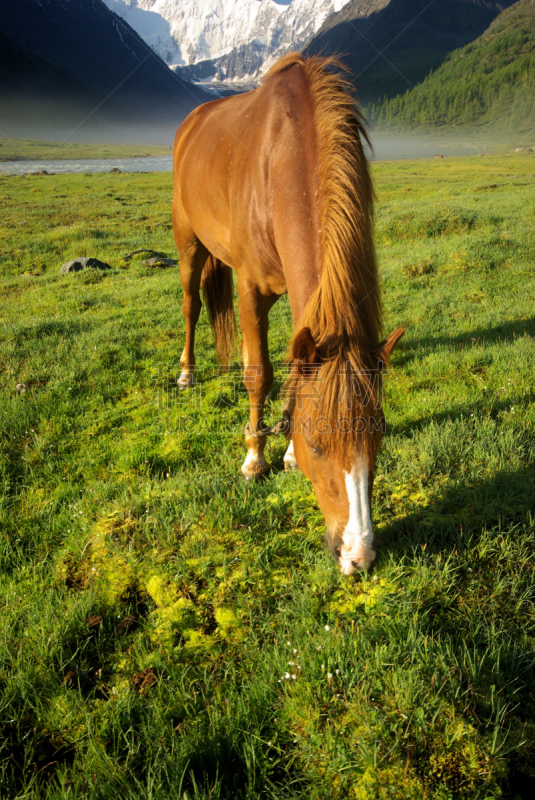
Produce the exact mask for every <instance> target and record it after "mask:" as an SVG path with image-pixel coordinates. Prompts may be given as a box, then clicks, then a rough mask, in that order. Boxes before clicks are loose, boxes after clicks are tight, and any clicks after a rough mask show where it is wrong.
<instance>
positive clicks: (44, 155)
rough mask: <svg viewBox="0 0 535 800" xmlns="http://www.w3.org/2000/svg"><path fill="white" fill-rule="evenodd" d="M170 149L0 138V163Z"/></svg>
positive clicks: (165, 152)
mask: <svg viewBox="0 0 535 800" xmlns="http://www.w3.org/2000/svg"><path fill="white" fill-rule="evenodd" d="M171 150H172V148H171V146H170V145H169V146H168V145H154V144H146V145H139V144H84V143H77V142H47V141H44V140H42V139H13V138H8V137H2V138H0V161H46V160H58V159H64V158H69V159H77V158H139V157H141V156H168V155H170V154H171Z"/></svg>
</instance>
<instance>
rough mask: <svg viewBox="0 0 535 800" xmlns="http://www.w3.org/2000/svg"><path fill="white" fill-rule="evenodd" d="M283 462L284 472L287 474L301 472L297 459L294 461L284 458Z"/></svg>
mask: <svg viewBox="0 0 535 800" xmlns="http://www.w3.org/2000/svg"><path fill="white" fill-rule="evenodd" d="M283 460H284V471H285V472H293V471H294V470H298V471H299V465H298V463H297V461H296V460H295V458H293V459H290V458H284V459H283Z"/></svg>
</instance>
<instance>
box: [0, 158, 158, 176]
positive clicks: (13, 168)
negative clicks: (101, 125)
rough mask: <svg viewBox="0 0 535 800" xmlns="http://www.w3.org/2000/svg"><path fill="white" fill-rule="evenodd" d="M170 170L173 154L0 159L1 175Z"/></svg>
mask: <svg viewBox="0 0 535 800" xmlns="http://www.w3.org/2000/svg"><path fill="white" fill-rule="evenodd" d="M115 168H117V169H120V170H121V172H171V170H172V169H173V156H150V157H149V156H147V157H146V158H145V157H143V158H78V159H76V160H72V161H71V160H69V159H61V160H59V159H58V161H0V174H1V175H24V174H25V173H32V172H41V171H42V170H46V171H47V172H50V173H52V172H56V173H57V172H78V173H83V172H110V170H112V169H115Z"/></svg>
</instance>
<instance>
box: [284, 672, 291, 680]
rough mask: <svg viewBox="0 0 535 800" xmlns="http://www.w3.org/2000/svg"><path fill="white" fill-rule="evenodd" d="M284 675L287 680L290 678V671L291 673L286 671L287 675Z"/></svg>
mask: <svg viewBox="0 0 535 800" xmlns="http://www.w3.org/2000/svg"><path fill="white" fill-rule="evenodd" d="M284 677H285V678H286V680H289V679H290V673H289V672H287V673H286V675H285V676H284Z"/></svg>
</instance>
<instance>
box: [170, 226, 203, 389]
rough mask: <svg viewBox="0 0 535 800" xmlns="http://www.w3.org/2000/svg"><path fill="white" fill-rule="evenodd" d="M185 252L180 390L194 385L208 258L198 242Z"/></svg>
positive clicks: (181, 277)
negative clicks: (197, 329) (197, 341)
mask: <svg viewBox="0 0 535 800" xmlns="http://www.w3.org/2000/svg"><path fill="white" fill-rule="evenodd" d="M183 251H184V252H181V253H180V282H181V284H182V289H183V290H184V299H183V301H182V313H183V314H184V319H185V320H186V343H185V345H184V350H183V352H182V355H181V356H180V366H181V367H182V372H181V374H180V377H179V379H178V381H177V384H178V386H179V388H180V389H187V388H188V386H193V383H194V368H195V352H194V347H195V326H196V325H197V321H198V319H199V314H200V313H201V307H202V303H201V298H200V296H199V289H200V285H201V273H202V268H203V267H204V265H205V263H206V259H207V258H208V250H207V249H206V248H205V247H204V245H202V244H201V243H200V242H199V241H198V240H197V241H196V242H195V243H194V244H191V245H190V246H189V247H188V248H183Z"/></svg>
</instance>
